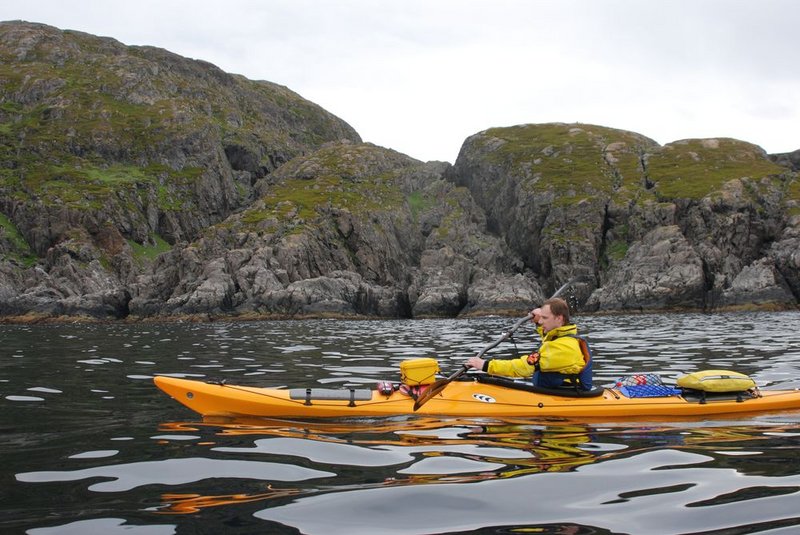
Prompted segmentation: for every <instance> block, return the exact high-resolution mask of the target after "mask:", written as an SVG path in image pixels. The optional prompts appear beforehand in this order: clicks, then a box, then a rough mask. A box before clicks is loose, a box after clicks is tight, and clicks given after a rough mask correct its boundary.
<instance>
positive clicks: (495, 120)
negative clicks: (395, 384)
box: [0, 0, 800, 162]
mask: <svg viewBox="0 0 800 535" xmlns="http://www.w3.org/2000/svg"><path fill="white" fill-rule="evenodd" d="M16 19H22V20H28V21H31V22H42V23H46V24H50V25H53V26H56V27H58V28H62V29H72V30H80V31H85V32H88V33H92V34H96V35H104V36H109V37H113V38H115V39H117V40H119V41H121V42H123V43H125V44H130V45H153V46H158V47H162V48H165V49H167V50H170V51H172V52H175V53H178V54H181V55H183V56H187V57H191V58H197V59H202V60H205V61H209V62H211V63H214V64H215V65H217V66H219V67H220V68H222V69H223V70H225V71H228V72H234V73H239V74H243V75H244V76H246V77H248V78H251V79H258V80H269V81H271V82H275V83H278V84H281V85H285V86H288V87H289V88H290V89H292V90H294V91H296V92H298V93H299V94H300V95H302V96H303V97H305V98H307V99H309V100H311V101H313V102H315V103H317V104H319V105H321V106H322V107H323V108H325V109H327V110H328V111H330V112H332V113H334V114H336V115H338V116H339V117H341V118H342V119H344V120H345V121H347V122H348V123H350V125H352V126H353V127H354V128H355V129H356V130H357V131H358V133H359V134H360V135H361V137H362V138H363V139H364V140H365V141H369V142H371V143H375V144H377V145H381V146H384V147H389V148H392V149H395V150H398V151H400V152H403V153H406V154H408V155H410V156H413V157H415V158H418V159H421V160H445V161H449V162H453V161H455V158H456V156H457V155H458V150H459V148H460V147H461V144H462V143H463V141H464V139H466V138H467V137H468V136H470V135H472V134H474V133H476V132H479V131H481V130H485V129H486V128H490V127H495V126H510V125H515V124H522V123H542V122H551V121H560V122H581V123H591V124H600V125H603V126H610V127H613V128H621V129H625V130H632V131H634V132H638V133H640V134H643V135H646V136H648V137H651V138H653V139H655V140H656V141H657V142H659V143H661V144H665V143H669V142H671V141H676V140H679V139H686V138H702V137H733V138H737V139H742V140H745V141H749V142H751V143H755V144H757V145H760V146H761V147H763V148H764V149H765V150H766V151H767V152H771V153H776V152H789V151H794V150H797V149H800V68H798V67H797V63H796V62H797V57H798V52H799V51H800V2H798V1H796V0H658V1H650V0H528V1H523V0H516V1H514V0H488V1H486V0H484V1H477V0H474V1H473V0H397V1H382V0H316V1H312V0H262V1H256V0H226V1H225V2H221V1H219V0H215V1H213V2H212V1H208V0H191V1H188V0H138V1H135V2H133V1H131V0H126V1H124V2H123V1H119V0H84V1H74V0H0V20H16Z"/></svg>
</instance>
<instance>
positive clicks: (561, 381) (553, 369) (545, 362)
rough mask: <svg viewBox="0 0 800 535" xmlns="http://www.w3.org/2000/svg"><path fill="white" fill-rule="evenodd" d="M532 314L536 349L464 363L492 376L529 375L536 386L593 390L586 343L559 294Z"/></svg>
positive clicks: (475, 358)
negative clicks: (538, 340)
mask: <svg viewBox="0 0 800 535" xmlns="http://www.w3.org/2000/svg"><path fill="white" fill-rule="evenodd" d="M531 314H532V315H533V318H532V320H531V321H533V323H534V324H536V330H537V332H538V333H539V336H540V338H541V345H540V346H539V349H538V350H537V351H534V352H533V353H531V354H530V355H525V356H522V357H519V358H516V359H511V360H495V359H482V358H480V357H472V358H470V359H469V360H467V366H469V367H471V368H475V369H477V370H483V371H485V372H487V373H490V374H492V375H505V376H509V377H531V378H532V381H533V384H534V385H535V386H540V387H545V388H557V387H560V386H568V385H569V386H576V387H577V388H579V389H581V390H591V389H592V359H591V352H590V351H589V345H588V344H587V343H586V341H585V340H584V339H582V338H579V337H578V327H577V326H576V325H575V324H574V323H571V322H570V317H569V305H568V304H567V302H566V301H564V300H563V299H560V298H558V297H555V298H552V299H548V300H547V301H545V302H544V303H543V304H542V306H541V308H536V309H534V310H533V311H532V312H531Z"/></svg>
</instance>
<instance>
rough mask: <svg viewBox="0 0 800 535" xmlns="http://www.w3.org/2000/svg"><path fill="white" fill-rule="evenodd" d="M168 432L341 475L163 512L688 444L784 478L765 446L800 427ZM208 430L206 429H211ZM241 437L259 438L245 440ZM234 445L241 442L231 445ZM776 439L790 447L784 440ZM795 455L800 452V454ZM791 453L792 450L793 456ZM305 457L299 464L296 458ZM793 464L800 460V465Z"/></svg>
mask: <svg viewBox="0 0 800 535" xmlns="http://www.w3.org/2000/svg"><path fill="white" fill-rule="evenodd" d="M161 430H162V431H168V432H173V433H182V432H191V433H197V432H200V433H203V434H204V438H206V440H205V442H204V443H205V444H207V445H211V446H214V448H213V449H214V450H215V451H218V452H224V453H228V454H234V455H236V456H245V455H246V456H248V458H252V457H250V456H252V455H260V456H262V457H264V459H267V458H268V459H269V460H272V461H275V460H276V458H277V460H280V458H281V457H282V456H288V457H294V458H297V457H301V458H302V459H303V461H302V462H301V463H299V464H304V465H309V463H310V465H314V466H315V467H317V468H323V469H325V470H328V471H333V472H336V476H335V477H333V478H331V479H329V480H328V479H326V480H325V481H324V482H322V484H320V482H317V483H314V484H309V483H308V482H305V483H302V484H301V485H299V486H296V487H282V488H276V487H275V486H273V485H272V484H269V482H264V484H263V485H261V488H260V489H259V490H258V491H253V489H244V488H243V489H242V492H241V493H227V494H223V495H214V494H212V493H203V492H199V493H183V494H177V493H174V494H164V495H162V502H163V508H162V509H161V511H162V512H164V513H173V514H185V513H195V512H198V511H200V510H202V509H204V508H208V507H219V506H224V505H232V504H240V503H246V502H253V501H263V500H269V501H271V500H286V499H292V498H294V497H301V496H310V495H318V494H325V493H330V492H340V491H349V490H361V489H363V490H366V489H370V488H381V487H390V486H411V485H422V484H444V483H449V484H458V483H473V482H480V481H487V480H496V479H504V478H516V477H519V476H523V475H535V474H538V473H545V472H570V471H574V470H577V469H578V468H579V467H581V466H584V465H589V464H594V463H600V462H603V461H606V460H610V459H615V458H624V457H635V456H637V455H640V454H642V453H645V452H649V451H657V450H667V449H676V450H677V449H680V450H684V451H691V452H694V453H698V454H702V455H705V456H706V457H708V458H709V462H710V463H711V462H713V463H714V465H715V466H717V467H719V468H728V467H732V465H735V470H736V471H738V472H739V473H743V474H748V475H766V476H770V475H785V474H786V469H787V467H786V466H785V465H784V464H781V466H773V465H771V464H770V463H769V462H768V461H764V462H760V459H759V455H760V451H758V450H756V449H751V448H757V447H758V445H759V443H762V444H761V445H763V446H766V445H767V444H763V443H764V441H765V440H766V439H772V440H767V442H768V443H769V445H770V446H769V447H773V448H775V447H777V448H788V446H783V445H778V446H776V445H775V444H776V442H775V441H774V439H775V438H776V437H781V436H785V437H792V436H797V435H798V434H800V424H798V423H787V424H775V425H755V426H748V425H732V426H714V425H707V424H706V423H695V424H685V425H684V426H676V425H661V424H659V425H654V426H639V427H632V426H616V425H602V426H601V425H589V424H579V423H557V424H554V423H540V422H532V421H524V420H521V421H499V420H497V421H495V420H492V421H487V420H471V419H436V418H413V417H412V418H407V417H403V418H399V419H377V420H363V419H359V420H339V421H324V422H322V421H318V422H314V421H290V420H268V419H255V418H254V419H221V418H207V419H205V420H204V421H203V422H169V423H164V424H162V426H161ZM206 435H207V436H206ZM242 439H252V441H243V440H242ZM230 444H235V446H229V445H230ZM777 444H783V442H782V441H779V442H777ZM794 451H796V450H793V452H792V455H794V456H797V457H799V458H798V460H799V461H800V453H794ZM785 454H786V452H784V453H783V455H785ZM295 462H296V461H295ZM793 466H798V467H800V462H798V463H794V464H793Z"/></svg>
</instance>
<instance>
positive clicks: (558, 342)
mask: <svg viewBox="0 0 800 535" xmlns="http://www.w3.org/2000/svg"><path fill="white" fill-rule="evenodd" d="M536 330H537V331H538V333H539V336H541V338H542V345H541V346H539V351H538V353H539V361H538V369H539V370H540V371H543V372H557V373H563V374H565V375H574V374H577V373H580V371H581V370H582V369H583V367H584V365H585V364H586V363H585V362H584V359H583V351H582V350H581V346H580V342H579V341H578V339H577V338H575V336H577V335H578V327H577V326H575V325H574V324H570V325H564V326H562V327H557V328H555V329H553V330H552V331H550V332H548V333H546V334H545V333H542V328H541V326H539V327H537V328H536ZM484 368H485V369H484V371H486V372H488V373H491V374H493V375H505V376H508V377H530V376H531V375H533V372H534V371H536V369H537V367H536V364H534V362H533V359H531V358H530V356H528V355H526V356H524V357H520V358H517V359H511V360H490V361H488V362H487V366H485V367H484Z"/></svg>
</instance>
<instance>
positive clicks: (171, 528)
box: [0, 312, 800, 535]
mask: <svg viewBox="0 0 800 535" xmlns="http://www.w3.org/2000/svg"><path fill="white" fill-rule="evenodd" d="M577 319H578V323H579V325H580V326H581V327H582V331H583V332H584V333H586V334H587V335H588V336H589V338H590V340H591V342H592V343H593V348H594V350H595V352H596V361H595V370H596V375H595V377H596V379H595V380H596V382H597V383H600V384H603V383H611V382H613V381H614V380H615V379H616V378H618V377H619V376H621V375H625V374H628V373H632V372H658V373H660V374H662V376H663V377H664V378H665V379H666V380H667V381H671V380H674V378H675V377H677V376H678V375H681V374H683V373H686V372H689V371H694V370H699V369H706V368H726V369H735V370H737V371H740V372H744V373H748V374H750V375H751V376H752V377H753V378H754V379H755V380H756V382H757V383H758V385H759V386H760V387H761V388H770V387H773V388H783V389H786V388H798V387H800V313H797V312H785V313H747V314H719V315H701V314H687V315H647V316H592V317H583V318H581V317H579V318H577ZM513 323H514V319H513V318H485V319H470V320H431V321H423V320H416V321H411V320H408V321H361V322H353V321H332V320H329V321H287V322H253V323H212V324H157V325H156V324H140V325H125V324H111V325H58V326H54V325H47V326H11V325H0V433H2V435H1V436H2V441H1V442H0V460H1V461H2V463H0V533H30V534H37V535H42V534H47V535H51V534H73V533H74V534H81V535H84V534H94V533H98V534H121V533H125V534H133V535H140V534H148V535H149V534H169V533H180V534H196V533H209V534H211V533H248V534H249V533H304V534H326V535H327V534H339V533H342V534H345V533H346V534H351V533H352V534H359V533H369V534H383V533H398V534H438V533H473V534H489V533H516V532H535V533H547V534H556V533H558V534H568V533H569V534H607V533H630V534H673V533H674V534H677V533H708V534H712V533H713V534H719V535H721V534H725V535H733V534H745V533H748V534H749V533H770V534H778V533H780V534H789V533H798V532H800V513H798V504H800V449H798V445H800V412H790V413H783V414H768V415H760V416H750V417H744V418H739V419H728V420H724V421H712V420H705V421H691V422H645V421H628V422H620V421H616V422H590V423H574V422H560V421H541V420H538V421H537V420H530V421H526V420H516V421H500V420H497V421H494V420H487V419H452V418H441V419H435V418H425V417H416V416H405V417H397V418H385V419H371V420H363V419H361V420H352V419H351V420H336V421H328V422H321V421H318V422H299V421H277V420H276V421H267V420H253V421H234V422H231V421H203V419H202V418H200V417H199V416H197V415H195V414H193V413H191V412H190V411H189V410H188V409H185V408H183V407H182V406H181V405H179V404H178V403H176V402H175V401H173V400H171V399H169V398H168V397H167V396H165V395H164V394H162V393H161V392H160V391H158V390H157V389H156V388H155V387H154V386H153V384H152V377H153V376H154V375H156V374H159V373H168V374H181V375H184V376H187V377H196V378H201V379H205V378H213V379H220V378H225V379H227V380H228V381H229V382H232V383H240V384H249V385H263V386H312V385H318V386H319V385H325V386H328V387H334V386H344V385H365V384H366V385H372V384H374V383H375V382H376V381H378V380H397V379H398V377H399V373H398V372H399V370H398V365H399V363H400V362H401V361H402V360H404V359H407V358H415V357H423V356H425V357H430V356H435V357H437V358H438V359H439V360H440V364H441V366H442V369H443V370H444V371H445V372H449V371H451V370H455V369H457V367H458V366H459V365H460V363H461V362H463V360H464V359H465V358H466V357H468V356H470V355H472V354H474V353H475V352H477V351H478V350H480V349H481V348H482V347H484V346H485V345H486V344H488V343H489V342H491V341H493V340H495V339H496V338H497V337H498V336H499V335H500V333H501V332H502V331H503V330H504V329H506V328H508V327H510V326H511V325H512V324H513ZM532 332H533V331H532V329H530V328H528V327H527V326H526V327H524V328H523V329H520V331H519V332H518V334H517V335H516V339H517V346H516V347H515V346H514V344H511V343H504V344H503V345H501V346H500V347H498V348H497V349H495V350H494V351H492V352H491V354H492V355H494V356H511V355H514V354H518V353H520V354H521V353H522V352H523V351H527V350H530V349H531V347H532V346H531V344H530V343H529V340H530V339H531V338H532Z"/></svg>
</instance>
